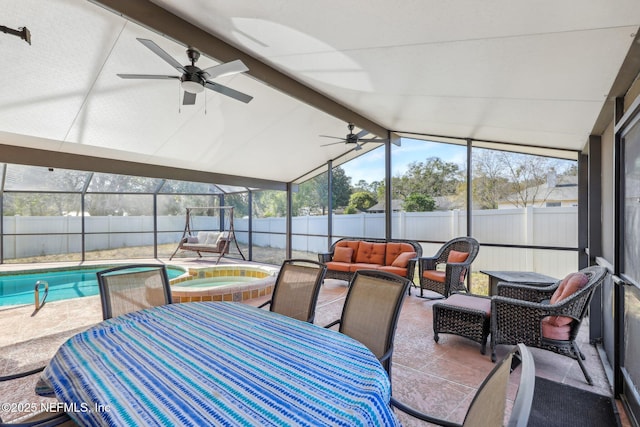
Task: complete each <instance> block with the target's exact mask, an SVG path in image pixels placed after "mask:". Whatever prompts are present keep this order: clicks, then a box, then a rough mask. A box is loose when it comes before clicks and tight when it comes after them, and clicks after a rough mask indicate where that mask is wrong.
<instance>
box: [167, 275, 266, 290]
mask: <svg viewBox="0 0 640 427" xmlns="http://www.w3.org/2000/svg"><path fill="white" fill-rule="evenodd" d="M256 280H260V279H259V278H257V277H240V276H221V277H209V278H207V279H195V280H189V281H187V282H182V283H180V284H179V285H176V286H179V287H182V288H210V287H215V286H225V285H239V284H241V283H249V282H255V281H256Z"/></svg>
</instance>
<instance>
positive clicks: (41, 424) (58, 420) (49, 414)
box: [0, 366, 76, 427]
mask: <svg viewBox="0 0 640 427" xmlns="http://www.w3.org/2000/svg"><path fill="white" fill-rule="evenodd" d="M43 369H44V366H41V367H39V368H35V369H31V370H29V371H24V372H20V373H16V374H11V375H6V376H2V377H0V382H6V381H13V380H18V379H21V378H26V377H29V376H31V375H35V374H38V373H40V372H42V370H43ZM3 403H8V402H3ZM23 403H24V402H23ZM23 406H24V405H23ZM75 425H76V424H75V423H74V422H73V421H72V420H71V418H69V415H67V413H66V412H62V411H60V412H56V411H53V410H51V411H44V412H39V413H37V414H35V415H32V416H29V417H27V418H22V419H20V421H19V422H16V423H11V422H8V423H7V422H4V421H3V420H2V419H1V418H0V427H2V426H13V427H16V426H30V427H50V426H51V427H52V426H75Z"/></svg>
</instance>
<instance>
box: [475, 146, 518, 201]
mask: <svg viewBox="0 0 640 427" xmlns="http://www.w3.org/2000/svg"><path fill="white" fill-rule="evenodd" d="M473 154H474V155H473V182H472V191H473V200H474V203H475V204H476V205H477V207H479V208H480V209H498V203H499V202H500V200H504V199H505V197H506V196H507V194H508V191H509V188H508V185H509V183H508V181H507V178H506V177H505V176H504V164H503V160H502V159H501V158H500V157H499V156H498V152H497V151H493V150H485V149H479V150H475V151H474V152H473Z"/></svg>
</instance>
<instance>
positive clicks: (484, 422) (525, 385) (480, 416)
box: [462, 344, 535, 427]
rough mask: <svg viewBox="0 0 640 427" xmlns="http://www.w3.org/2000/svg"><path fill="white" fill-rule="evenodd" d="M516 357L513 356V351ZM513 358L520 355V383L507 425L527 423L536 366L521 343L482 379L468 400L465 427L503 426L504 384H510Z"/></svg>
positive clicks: (505, 385)
mask: <svg viewBox="0 0 640 427" xmlns="http://www.w3.org/2000/svg"><path fill="white" fill-rule="evenodd" d="M516 351H517V352H518V353H519V356H514V354H515V352H516ZM514 357H519V358H520V362H521V365H522V372H521V374H520V385H519V387H518V394H517V396H516V400H515V401H514V405H513V409H512V411H511V416H510V417H509V422H508V425H509V426H526V425H527V421H528V419H529V414H530V412H531V404H532V402H533V391H534V386H535V365H534V362H533V356H532V355H531V352H529V350H528V349H527V347H526V346H525V345H524V344H518V346H517V347H514V349H513V350H512V351H511V352H509V354H507V356H506V357H505V358H504V359H502V360H501V361H500V362H498V364H497V365H496V366H495V367H494V368H493V370H492V371H491V372H490V373H489V375H488V376H487V378H485V380H484V381H483V382H482V384H481V385H480V387H479V388H478V391H477V392H476V395H475V396H474V398H473V400H472V401H471V406H469V410H468V411H467V415H466V416H465V419H464V423H463V424H462V425H463V426H465V427H473V426H478V427H484V426H501V425H504V418H505V409H506V403H507V386H508V384H509V374H510V373H511V367H512V362H513V358H514Z"/></svg>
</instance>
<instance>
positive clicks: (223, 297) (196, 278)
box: [171, 264, 279, 302]
mask: <svg viewBox="0 0 640 427" xmlns="http://www.w3.org/2000/svg"><path fill="white" fill-rule="evenodd" d="M278 270H279V269H278V268H276V267H268V266H256V265H250V264H235V265H216V266H212V267H205V268H199V269H193V268H192V269H189V276H185V277H181V278H178V279H177V280H174V281H173V282H172V285H171V296H172V298H173V302H191V301H236V302H240V301H245V300H249V299H253V298H258V297H261V296H266V295H271V293H272V292H273V284H274V283H275V281H276V276H277V275H278Z"/></svg>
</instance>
